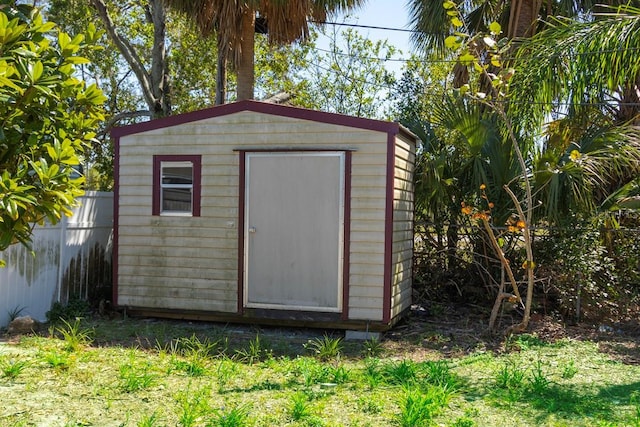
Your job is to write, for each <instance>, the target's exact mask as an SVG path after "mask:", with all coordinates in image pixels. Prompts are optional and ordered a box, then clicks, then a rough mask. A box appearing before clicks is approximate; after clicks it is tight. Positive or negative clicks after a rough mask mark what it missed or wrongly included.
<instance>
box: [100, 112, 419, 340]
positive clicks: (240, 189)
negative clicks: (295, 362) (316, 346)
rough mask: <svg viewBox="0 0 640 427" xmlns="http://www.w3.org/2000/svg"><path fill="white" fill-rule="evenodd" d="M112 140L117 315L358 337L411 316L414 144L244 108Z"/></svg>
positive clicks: (339, 120)
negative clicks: (347, 332)
mask: <svg viewBox="0 0 640 427" xmlns="http://www.w3.org/2000/svg"><path fill="white" fill-rule="evenodd" d="M112 136H113V137H114V139H115V181H116V184H115V203H114V205H115V217H114V231H115V232H114V243H115V244H114V249H113V251H114V263H113V265H114V275H113V280H114V295H113V302H114V304H115V305H116V306H118V307H120V308H126V309H127V310H129V312H132V313H137V314H140V315H148V316H160V317H170V318H183V319H197V320H213V321H232V322H251V323H261V324H288V325H297V326H319V327H330V328H344V329H354V330H358V329H359V330H363V329H368V330H383V329H386V328H388V327H389V326H391V325H393V324H394V323H395V322H396V321H397V320H398V319H399V318H400V317H401V315H402V314H403V312H405V311H406V310H407V309H408V308H409V307H410V304H411V293H412V289H411V285H412V282H411V273H412V256H413V171H414V162H415V146H416V138H415V136H414V135H413V134H411V133H410V132H409V131H407V130H406V129H404V128H403V127H402V126H400V125H399V124H397V123H391V122H384V121H378V120H369V119H363V118H357V117H350V116H344V115H340V114H333V113H326V112H318V111H312V110H307V109H302V108H295V107H290V106H283V105H276V104H269V103H264V102H258V101H241V102H237V103H233V104H226V105H222V106H216V107H213V108H209V109H205V110H201V111H195V112H191V113H186V114H181V115H176V116H171V117H167V118H164V119H158V120H152V121H149V122H144V123H140V124H134V125H129V126H123V127H119V128H116V129H114V130H113V131H112Z"/></svg>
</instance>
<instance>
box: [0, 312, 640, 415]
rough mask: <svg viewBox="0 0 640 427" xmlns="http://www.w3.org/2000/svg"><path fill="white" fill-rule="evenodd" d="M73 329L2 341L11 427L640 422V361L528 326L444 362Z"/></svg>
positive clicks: (146, 328) (348, 348) (330, 345)
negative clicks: (499, 348) (496, 344)
mask: <svg viewBox="0 0 640 427" xmlns="http://www.w3.org/2000/svg"><path fill="white" fill-rule="evenodd" d="M63 327H64V330H61V329H59V330H57V331H55V332H56V333H54V334H51V335H49V336H46V337H45V336H28V337H23V338H22V339H21V340H20V341H19V342H17V343H11V344H9V343H3V344H2V345H0V368H2V370H0V402H2V405H0V426H5V425H6V426H21V425H24V426H27V425H48V426H53V427H57V426H67V425H70V426H71V425H73V426H76V425H122V426H147V427H150V426H162V427H164V426H183V427H186V426H193V427H207V426H216V427H224V426H253V427H260V426H264V427H267V426H269V427H270V426H292V427H296V426H325V427H337V426H444V427H476V426H478V427H480V426H495V427H501V426H504V427H506V426H509V427H511V426H515V425H517V426H550V427H565V426H566V427H569V426H571V427H574V426H575V427H602V426H616V427H618V426H619V427H625V426H630V427H640V367H639V366H637V365H625V364H623V363H620V362H617V361H614V360H612V359H611V358H610V357H609V356H608V355H607V354H603V353H600V352H599V351H598V346H597V344H595V343H591V342H581V341H569V340H567V341H562V342H559V343H556V344H548V343H545V342H543V341H541V340H538V339H537V338H536V337H534V336H523V337H519V338H518V337H515V338H511V339H510V341H509V342H506V343H504V344H505V345H504V347H503V348H504V349H505V350H506V351H504V352H503V353H492V352H488V351H478V352H476V353H472V354H469V355H466V356H461V357H453V358H442V355H441V354H439V353H437V352H434V351H423V352H420V351H413V352H410V351H407V352H403V353H402V354H401V355H396V354H394V353H393V351H392V350H390V349H389V348H387V347H385V344H386V343H385V341H384V340H382V341H380V342H379V343H376V344H375V345H376V349H377V350H376V351H375V352H369V351H363V347H365V348H366V344H363V343H356V344H354V343H351V342H344V343H343V342H341V341H340V340H338V339H337V338H328V337H329V335H324V334H322V332H318V333H317V336H316V337H311V338H310V337H309V333H307V335H304V336H302V334H301V336H299V337H294V338H291V334H294V335H295V333H296V331H288V332H286V333H285V334H283V335H284V336H279V335H278V333H267V332H265V331H260V332H259V333H256V331H255V330H254V331H247V332H244V331H242V330H241V331H238V330H237V329H236V330H233V331H231V330H228V329H226V328H222V327H218V326H216V325H213V324H206V325H198V324H194V325H191V326H189V324H187V323H186V322H169V321H167V322H163V321H155V322H143V321H135V320H126V321H102V322H100V323H92V322H90V321H88V320H83V321H81V322H77V323H76V322H73V323H70V324H68V325H65V326H63ZM87 331H94V333H92V334H91V336H90V338H91V339H93V343H92V342H91V341H90V340H87V339H84V338H82V336H83V335H84V334H85V333H88V332H87ZM309 343H315V344H314V345H311V346H310V345H309ZM316 344H317V345H316ZM396 344H397V343H396ZM416 345H417V346H420V344H410V343H406V345H404V347H406V348H413V350H419V349H420V348H422V349H424V348H423V347H410V346H416ZM310 350H311V351H310ZM378 350H379V351H378ZM412 353H413V354H414V355H415V357H410V355H411V354H412Z"/></svg>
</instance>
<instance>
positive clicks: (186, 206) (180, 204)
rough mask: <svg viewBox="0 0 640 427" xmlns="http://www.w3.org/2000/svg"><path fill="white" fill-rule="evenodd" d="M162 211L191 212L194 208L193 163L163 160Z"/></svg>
mask: <svg viewBox="0 0 640 427" xmlns="http://www.w3.org/2000/svg"><path fill="white" fill-rule="evenodd" d="M161 166H162V183H161V189H160V197H161V203H160V207H161V210H160V211H161V213H163V214H166V213H169V214H172V213H177V214H191V213H192V209H193V164H192V163H191V162H162V165H161Z"/></svg>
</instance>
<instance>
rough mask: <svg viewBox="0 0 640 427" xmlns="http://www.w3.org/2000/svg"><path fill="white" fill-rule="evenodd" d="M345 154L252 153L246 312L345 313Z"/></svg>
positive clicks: (248, 160) (247, 215) (248, 178)
mask: <svg viewBox="0 0 640 427" xmlns="http://www.w3.org/2000/svg"><path fill="white" fill-rule="evenodd" d="M344 164H345V157H344V153H342V152H283V153H281V152H277V153H247V154H246V164H245V171H246V177H245V183H246V186H247V187H246V189H245V197H246V200H245V224H244V227H245V266H244V267H245V268H244V275H245V276H244V304H245V307H252V308H271V309H286V310H310V311H333V312H339V311H340V310H341V307H342V261H343V247H344V245H343V230H344V226H343V221H344Z"/></svg>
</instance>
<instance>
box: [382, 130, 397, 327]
mask: <svg viewBox="0 0 640 427" xmlns="http://www.w3.org/2000/svg"><path fill="white" fill-rule="evenodd" d="M395 164H396V137H395V134H394V133H388V134H387V171H386V173H387V184H386V195H385V216H384V218H385V220H384V283H383V292H382V295H383V301H382V322H383V323H389V322H391V297H392V289H391V288H392V285H393V281H392V277H391V275H392V261H393V197H394V191H393V188H394V184H395Z"/></svg>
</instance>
